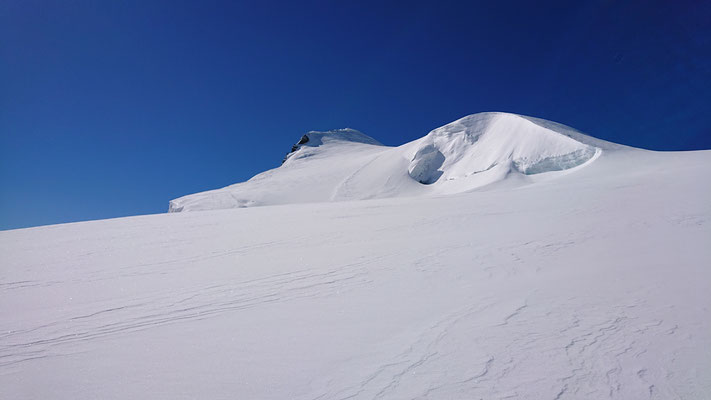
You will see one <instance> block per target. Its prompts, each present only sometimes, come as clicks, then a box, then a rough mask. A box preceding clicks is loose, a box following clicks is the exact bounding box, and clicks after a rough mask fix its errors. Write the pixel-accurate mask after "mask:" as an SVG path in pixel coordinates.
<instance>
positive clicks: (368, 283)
mask: <svg viewBox="0 0 711 400" xmlns="http://www.w3.org/2000/svg"><path fill="white" fill-rule="evenodd" d="M488 117H492V116H491V115H489V116H488ZM493 117H494V118H492V121H490V123H489V125H487V126H489V128H486V129H483V131H481V130H474V129H472V130H470V131H467V129H468V128H466V126H467V124H468V123H469V121H466V119H465V120H461V121H458V122H457V123H461V127H457V126H456V124H457V123H455V124H450V125H448V127H450V128H448V129H444V128H442V130H436V131H433V133H431V134H430V135H428V136H427V137H425V138H424V139H422V140H421V141H417V142H415V143H414V144H412V145H410V146H409V147H408V148H407V149H400V148H399V149H400V150H393V149H391V148H387V147H383V146H377V145H375V144H368V145H364V144H362V143H361V144H358V143H351V142H347V141H343V142H341V143H339V144H337V146H339V147H341V148H342V149H343V150H346V149H347V150H348V152H349V154H350V156H349V157H346V158H344V159H343V160H341V159H339V158H337V157H334V158H331V157H330V156H329V155H327V153H328V152H324V151H321V150H324V149H323V148H325V147H326V146H330V145H334V146H335V145H336V144H335V143H333V142H332V143H331V144H329V143H328V140H327V139H326V138H325V137H324V141H323V144H322V145H320V146H317V147H310V146H307V145H304V146H302V147H301V148H300V149H299V150H298V151H297V152H296V153H295V154H294V155H293V156H291V157H289V160H287V162H286V163H285V166H289V168H277V169H276V170H272V171H269V172H267V173H266V175H263V176H262V177H261V178H259V179H258V180H257V181H255V180H254V179H253V180H251V181H250V185H252V186H250V187H249V190H250V191H251V193H252V194H255V193H257V189H256V187H258V186H254V185H259V186H261V187H263V188H264V189H265V190H267V191H268V193H267V194H265V195H264V197H258V198H256V199H257V200H260V199H261V200H264V199H268V200H270V201H276V200H281V201H286V200H288V199H287V198H286V197H275V196H277V195H278V194H279V193H282V192H278V191H276V189H275V188H276V187H277V186H273V185H272V184H270V183H269V179H268V178H269V176H273V177H275V179H279V180H280V182H283V183H284V184H287V183H288V182H289V180H288V178H289V177H292V178H293V177H297V176H300V177H301V178H304V179H306V181H304V180H301V181H299V183H298V185H305V184H307V183H306V182H311V181H309V180H308V179H313V182H315V183H314V184H315V187H316V188H317V189H318V190H321V189H323V188H326V187H327V185H323V186H319V185H320V179H322V178H324V177H325V178H327V177H328V175H325V176H324V177H308V175H300V174H298V173H294V174H293V175H289V174H288V173H287V172H285V171H289V170H291V169H296V170H299V168H301V169H303V170H306V169H310V168H312V167H309V166H308V164H307V161H306V160H309V161H308V162H309V163H310V162H313V163H317V164H319V165H320V167H323V168H332V169H333V170H334V171H341V168H342V171H343V172H344V173H345V171H348V170H349V168H350V171H351V173H353V172H352V171H354V170H357V169H358V168H360V171H361V174H365V175H360V174H358V173H356V174H354V175H353V176H352V178H351V179H350V180H349V181H348V182H345V183H344V182H340V183H341V186H338V185H337V187H338V188H339V190H340V191H339V192H338V193H339V194H340V195H341V196H343V198H357V197H359V196H362V195H363V194H362V193H359V192H357V190H361V189H363V188H368V185H367V183H368V182H370V184H371V185H374V184H375V183H377V182H380V181H379V180H378V179H382V180H383V182H382V183H383V185H382V187H386V185H385V183H386V181H387V179H388V178H387V177H382V176H381V175H377V174H375V173H373V174H370V173H366V171H368V169H369V168H375V169H374V171H377V170H378V168H384V167H391V168H392V169H388V170H387V171H389V173H393V174H394V173H395V172H390V171H399V172H397V173H398V174H401V175H405V176H406V178H407V180H404V178H403V180H393V181H392V185H393V187H395V188H396V189H393V192H392V194H393V196H392V198H382V199H374V200H370V201H344V202H338V203H318V204H291V205H283V206H271V207H255V208H244V209H224V210H213V211H204V212H188V213H177V214H162V215H153V216H141V217H130V218H120V219H113V220H104V221H92V222H83V223H74V224H65V225H55V226H46V227H39V228H31V229H21V230H14V231H4V232H0V254H2V258H1V263H0V398H1V399H47V398H52V399H98V398H100V399H130V398H150V399H181V398H185V399H187V398H205V399H235V398H241V399H386V398H387V399H709V398H711V295H710V293H711V271H710V269H709V268H710V266H711V246H709V239H710V238H711V183H710V181H709V179H708V176H709V175H711V151H699V152H669V153H660V152H651V151H642V150H635V149H630V148H624V147H617V146H614V145H610V144H605V143H597V142H595V141H594V139H592V138H587V139H590V141H589V142H585V141H584V140H587V139H586V138H580V137H576V134H573V133H574V132H573V133H571V136H572V138H570V139H571V140H572V142H571V141H567V140H566V141H562V142H561V143H559V142H558V141H557V136H554V137H555V138H556V139H551V140H552V141H553V142H554V143H555V149H550V148H549V147H546V148H545V149H539V150H541V151H538V150H535V151H534V150H531V147H529V146H523V147H520V146H519V144H517V143H513V142H515V141H516V140H515V139H514V137H510V138H509V139H507V140H505V141H504V140H502V143H501V145H503V144H504V142H505V143H509V144H510V147H508V148H507V150H506V151H502V152H499V151H498V150H499V149H498V148H491V150H492V152H494V153H496V155H491V156H488V155H487V156H488V157H491V158H490V159H487V160H485V161H481V164H480V165H482V166H484V167H487V166H488V165H490V163H493V162H498V163H499V164H500V163H501V162H504V161H506V160H510V163H511V164H512V165H513V164H514V161H517V162H518V163H519V164H518V165H519V166H518V167H515V168H514V167H513V166H511V167H510V168H511V172H510V173H509V175H513V176H514V177H515V179H510V178H511V177H507V178H506V179H504V180H500V181H497V182H498V183H497V184H496V185H490V186H489V187H488V190H484V191H481V190H478V191H474V192H459V193H458V194H456V195H451V196H415V197H398V196H401V194H402V193H404V189H406V188H407V187H406V186H405V185H406V184H405V183H403V182H408V183H407V185H413V186H414V187H417V188H420V189H418V190H426V191H421V192H413V193H425V194H430V193H432V192H431V191H430V190H431V189H430V188H433V187H437V186H440V187H442V185H443V183H444V182H450V181H447V179H448V178H451V177H454V178H455V179H454V181H456V180H468V179H469V177H466V176H464V175H465V174H466V173H470V172H471V171H469V169H468V168H465V165H466V166H468V165H469V163H471V164H474V163H475V161H472V160H468V159H466V158H462V159H461V160H458V161H457V160H454V159H452V154H462V153H457V151H474V150H466V149H464V150H461V149H460V150H456V149H454V147H456V146H457V145H454V144H452V146H447V145H443V143H445V144H447V143H451V142H448V141H447V140H444V139H442V138H443V137H446V136H447V135H454V132H455V131H457V130H459V129H463V131H464V132H468V133H467V135H459V136H461V142H462V143H464V142H465V141H467V140H469V141H472V140H475V141H474V143H479V144H484V143H487V141H489V140H494V139H492V138H487V136H488V135H489V134H493V133H495V132H496V133H497V134H498V133H500V132H502V131H496V130H495V129H494V128H495V127H496V125H495V120H496V119H497V118H495V117H496V115H494V116H493ZM468 118H479V117H476V116H474V117H468ZM528 121H529V122H530V121H533V123H534V124H535V125H537V126H539V127H541V129H543V128H545V129H549V127H547V126H545V124H544V123H541V122H540V121H538V120H528ZM536 121H538V122H536ZM516 123H520V124H521V125H522V126H528V127H529V128H531V129H537V128H535V127H530V126H529V125H528V122H527V121H524V120H521V121H520V122H516ZM492 124H493V125H492ZM550 126H553V127H557V126H555V125H550ZM557 129H559V130H560V128H557ZM477 132H480V134H478V136H477ZM503 132H505V131H503ZM556 132H558V131H556ZM509 133H510V135H514V136H515V135H517V133H515V132H514V131H509ZM540 133H541V135H542V137H541V138H539V139H537V141H535V143H534V145H535V144H536V143H538V140H546V138H547V136H544V135H547V134H548V133H547V132H546V131H541V132H540ZM327 136H328V135H326V137H327ZM492 137H495V136H492ZM566 137H567V135H566ZM428 146H429V147H428ZM585 146H590V147H594V148H595V149H596V150H595V152H596V154H597V155H595V156H594V157H596V160H595V161H594V162H590V160H588V161H587V162H584V161H583V163H584V165H585V167H584V168H579V167H575V168H573V169H572V170H574V171H575V173H565V172H566V171H563V173H561V172H560V171H558V172H555V171H554V172H547V173H540V174H532V175H526V174H525V173H520V172H517V171H519V170H520V171H528V172H529V173H532V172H531V171H529V168H534V167H533V166H535V165H537V164H539V163H541V162H543V163H544V164H543V165H544V166H543V167H537V168H541V169H546V170H547V169H553V168H561V167H562V166H568V165H571V164H573V163H574V162H573V161H571V160H570V159H575V160H580V159H582V158H585V152H586V151H587V150H586V149H587V148H588V147H585ZM422 149H425V150H423V151H421V150H422ZM432 149H436V152H439V153H440V154H441V155H442V156H443V157H444V161H443V162H442V163H441V165H440V166H439V167H437V169H436V170H441V171H442V174H441V175H440V176H439V177H436V174H433V175H430V176H429V177H428V178H430V179H429V180H434V178H437V179H436V180H434V182H433V183H430V184H421V183H419V182H418V181H416V180H415V179H412V178H410V177H409V173H411V171H410V172H408V167H409V165H410V163H411V162H412V159H413V158H415V155H416V154H417V153H420V157H421V158H422V159H423V160H424V159H426V158H427V159H428V160H430V161H431V163H430V164H429V165H436V164H437V163H438V162H439V161H438V159H440V160H441V157H440V156H439V155H437V154H436V153H435V154H434V155H428V154H431V153H434V152H435V151H434V150H432ZM597 149H601V150H600V151H598V150H597ZM399 151H401V153H399V154H402V155H403V157H402V159H397V158H396V157H392V154H391V153H390V152H399ZM482 152H483V150H482ZM576 152H578V153H576ZM325 153H326V154H325ZM508 153H511V157H510V158H506V156H507V155H508ZM571 153H574V154H571ZM307 154H312V155H311V156H309V157H307V158H301V159H296V158H294V157H297V156H298V157H304V156H305V155H307ZM378 154H382V156H380V157H378ZM482 154H483V153H482ZM487 154H488V153H487ZM502 154H503V155H502ZM567 154H570V155H568V156H566V155H567ZM534 155H535V156H536V157H535V158H534V157H533V156H534ZM561 156H565V157H563V158H561ZM428 157H429V158H428ZM546 159H548V161H543V160H546ZM329 160H330V161H329ZM364 161H365V162H364ZM368 161H369V162H370V164H368ZM341 164H347V165H345V166H342V165H341ZM499 164H497V165H499ZM376 165H377V166H378V167H376ZM546 166H547V167H546ZM352 167H358V168H356V169H353V168H352ZM401 167H402V169H399V168H401ZM455 167H456V168H455ZM477 167H478V166H477ZM432 168H434V167H432ZM494 168H497V167H493V168H492V169H494ZM314 170H317V169H316V168H314ZM422 170H427V168H423V169H422ZM536 170H537V169H535V168H534V171H536ZM572 170H568V171H572ZM275 171H280V172H279V173H276V172H275ZM282 173H283V174H287V175H284V176H281V174H282ZM339 173H340V172H339ZM462 174H464V175H462ZM546 174H554V175H555V179H541V180H536V181H535V182H534V183H535V184H523V183H531V182H533V181H531V179H532V178H536V177H539V176H541V175H546ZM415 175H416V176H421V175H418V174H417V172H416V173H415ZM476 175H480V174H475V175H474V176H476ZM346 176H347V177H349V176H350V175H346ZM397 176H398V177H401V176H400V175H397ZM470 176H471V175H470ZM307 178H308V179H307ZM375 178H378V179H375ZM373 179H375V180H373ZM474 179H478V178H474ZM489 179H491V177H489V178H487V180H489ZM508 181H510V182H508ZM333 182H336V183H339V182H338V180H336V179H334V180H333ZM295 185H296V184H295ZM298 185H297V186H298ZM245 186H247V185H245ZM464 186H467V187H468V186H469V183H467V184H466V185H464ZM421 188H424V189H421ZM381 189H382V188H381ZM452 190H454V188H452ZM323 193H327V191H326V190H324V191H323ZM369 193H373V192H369ZM376 193H378V194H382V193H384V192H376ZM296 194H297V195H299V196H303V194H302V192H300V191H297V192H296ZM280 196H285V195H280ZM327 199H329V200H330V198H328V197H327ZM299 200H300V201H301V200H303V201H306V200H308V199H306V198H300V199H299ZM194 204H197V203H194ZM213 205H214V204H213Z"/></svg>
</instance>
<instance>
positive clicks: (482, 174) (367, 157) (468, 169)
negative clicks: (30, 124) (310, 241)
mask: <svg viewBox="0 0 711 400" xmlns="http://www.w3.org/2000/svg"><path fill="white" fill-rule="evenodd" d="M622 148H623V146H619V145H615V144H612V143H608V142H604V141H601V140H597V139H594V138H592V137H589V136H586V135H583V134H581V133H579V132H578V131H576V130H574V129H572V128H570V127H567V126H564V125H560V124H556V123H553V122H550V121H545V120H540V119H536V118H530V117H524V116H520V115H516V114H507V113H480V114H474V115H470V116H468V117H464V118H462V119H459V120H457V121H455V122H452V123H451V124H448V125H445V126H443V127H441V128H438V129H435V130H433V131H432V132H430V133H429V134H428V135H427V136H425V137H423V138H421V139H418V140H415V141H413V142H410V143H407V144H404V145H402V146H399V147H386V146H383V145H381V144H380V143H379V142H377V141H376V140H374V139H372V138H370V137H368V136H366V135H364V134H362V133H360V132H358V131H355V130H352V129H341V130H336V131H329V132H309V133H307V134H306V135H304V137H303V138H302V140H300V141H299V144H297V145H295V146H294V149H293V150H294V151H293V152H292V153H290V154H289V155H288V156H287V158H286V160H285V162H284V164H283V165H282V166H280V167H279V168H275V169H272V170H270V171H266V172H264V173H261V174H259V175H257V176H255V177H253V178H252V179H250V180H249V181H247V182H243V183H238V184H235V185H232V186H228V187H226V188H223V189H218V190H211V191H208V192H203V193H196V194H193V195H189V196H185V197H181V198H179V199H175V200H172V201H171V202H170V206H169V211H171V212H178V211H193V210H210V209H221V208H235V207H250V206H261V205H273V204H290V203H305V202H325V201H333V200H355V199H370V198H383V197H399V196H418V195H428V194H445V193H461V192H465V191H469V190H472V189H476V188H480V187H484V186H486V185H490V184H492V183H496V182H502V181H505V180H507V181H510V182H515V183H516V184H525V183H530V182H535V181H537V180H540V179H547V178H552V177H555V176H558V175H561V174H562V173H564V172H565V171H567V170H573V169H576V167H581V166H583V165H585V164H587V163H589V162H591V161H592V160H594V159H595V158H596V157H597V156H598V155H599V154H600V153H601V152H603V151H611V150H616V149H622ZM628 150H629V149H628Z"/></svg>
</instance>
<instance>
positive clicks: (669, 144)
mask: <svg viewBox="0 0 711 400" xmlns="http://www.w3.org/2000/svg"><path fill="white" fill-rule="evenodd" d="M458 3H460V4H458ZM477 3H478V2H475V1H472V2H452V3H450V2H446V1H429V2H422V3H416V2H392V3H388V2H385V1H374V2H367V1H354V2H349V3H346V2H336V1H325V2H310V1H286V2H270V1H250V2H239V1H226V2H214V1H193V2H182V1H174V0H171V1H165V2H161V1H148V0H138V1H131V0H129V1H95V0H91V1H81V0H80V1H59V0H57V1H49V0H44V1H32V0H30V1H27V0H22V1H21V0H3V1H0V184H1V186H0V229H10V228H17V227H26V226H35V225H44V224H53V223H60V222H69V221H78V220H88V219H98V218H109V217H118V216H125V215H135V214H147V213H159V212H165V211H166V209H167V207H168V200H170V199H172V198H175V197H178V196H181V195H184V194H188V193H193V192H197V191H202V190H206V189H213V188H218V187H222V186H225V185H228V184H232V183H235V182H239V181H243V180H246V179H248V178H249V177H251V176H252V175H254V174H256V173H258V172H261V171H263V170H266V169H269V168H273V167H276V166H278V165H279V163H280V161H281V160H282V158H283V156H284V154H285V153H286V152H287V151H288V150H289V149H290V147H291V145H292V144H293V143H294V142H295V141H297V140H298V138H299V137H300V136H301V134H303V133H304V132H306V131H308V130H314V129H315V130H325V129H332V128H340V127H351V128H355V129H359V130H361V131H363V132H364V133H366V134H368V135H370V136H373V137H374V138H376V139H378V140H380V141H381V142H383V143H385V144H390V145H398V144H402V143H404V142H407V141H410V140H413V139H416V138H419V137H421V136H423V135H425V134H426V133H427V132H428V131H429V130H431V129H433V128H436V127H438V126H440V125H443V124H445V123H447V122H450V121H452V120H454V119H457V118H459V117H462V116H464V115H467V114H472V113H475V112H480V111H510V112H516V113H521V114H526V115H531V116H536V117H541V118H546V119H550V120H554V121H558V122H561V123H564V124H567V125H570V126H573V127H575V128H577V129H580V130H582V131H584V132H587V133H589V134H592V135H593V136H597V137H600V138H603V139H607V140H611V141H615V142H619V143H625V144H629V145H632V146H637V147H644V148H649V149H658V150H689V149H708V148H711V110H710V108H711V32H710V31H711V28H710V24H711V2H708V1H695V2H687V1H663V2H658V3H655V2H653V1H639V2H625V1H592V2H578V1H561V2H559V3H545V4H544V3H541V2H533V1H522V2H506V1H487V2H482V3H479V4H477Z"/></svg>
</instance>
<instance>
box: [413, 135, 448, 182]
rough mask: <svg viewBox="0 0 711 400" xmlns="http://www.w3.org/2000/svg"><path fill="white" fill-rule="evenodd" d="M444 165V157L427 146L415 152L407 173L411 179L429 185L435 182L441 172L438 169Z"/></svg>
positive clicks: (435, 149)
mask: <svg viewBox="0 0 711 400" xmlns="http://www.w3.org/2000/svg"><path fill="white" fill-rule="evenodd" d="M443 163H444V155H443V154H442V152H440V151H439V150H437V148H436V147H434V146H433V145H431V144H430V145H427V146H425V147H423V148H421V149H420V150H418V151H417V153H416V154H415V157H414V158H413V159H412V162H410V168H408V173H409V174H410V176H411V177H412V179H414V180H416V181H418V182H420V183H423V184H425V185H429V184H432V183H435V182H437V179H439V177H440V176H442V171H441V170H440V169H439V168H440V167H441V166H442V164H443Z"/></svg>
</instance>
